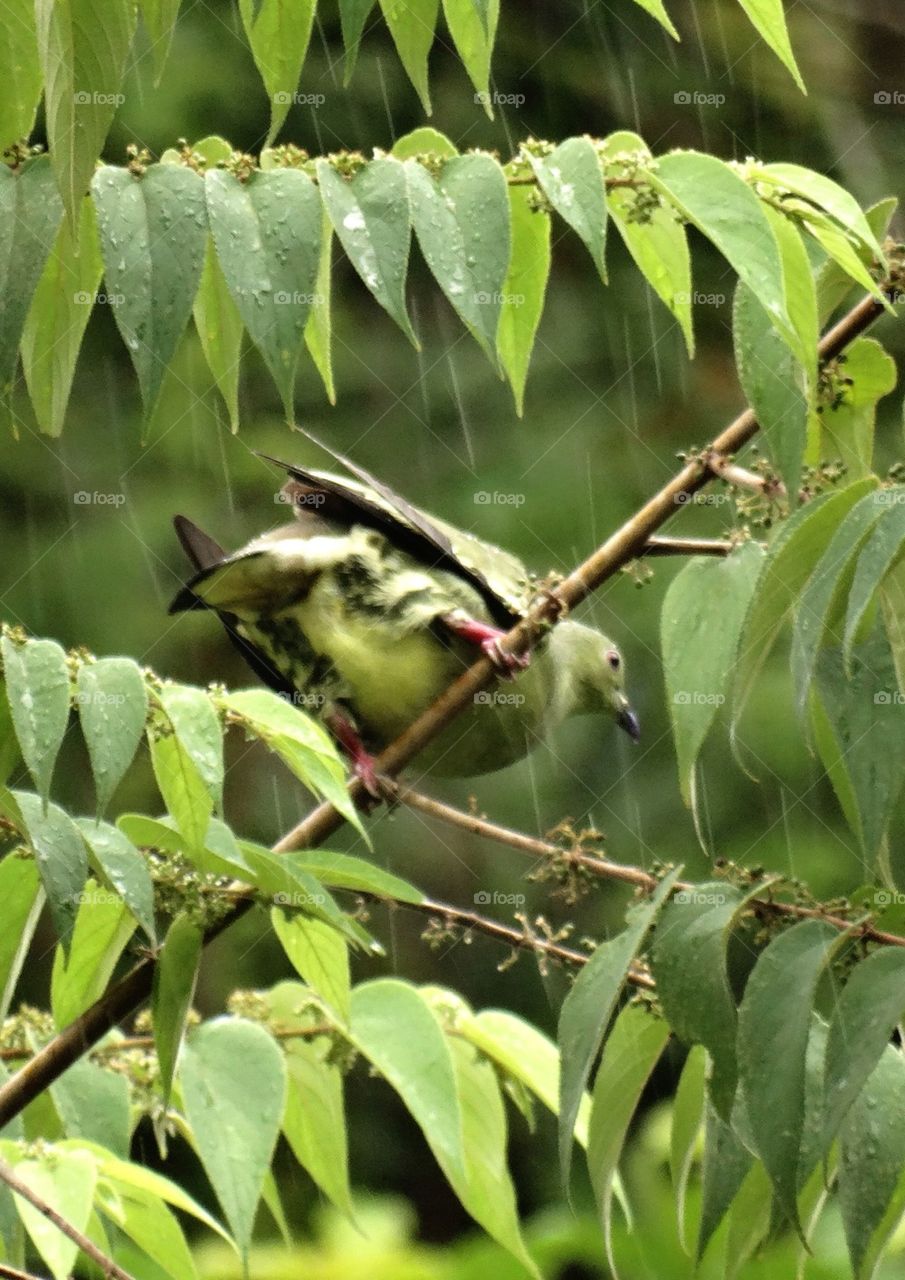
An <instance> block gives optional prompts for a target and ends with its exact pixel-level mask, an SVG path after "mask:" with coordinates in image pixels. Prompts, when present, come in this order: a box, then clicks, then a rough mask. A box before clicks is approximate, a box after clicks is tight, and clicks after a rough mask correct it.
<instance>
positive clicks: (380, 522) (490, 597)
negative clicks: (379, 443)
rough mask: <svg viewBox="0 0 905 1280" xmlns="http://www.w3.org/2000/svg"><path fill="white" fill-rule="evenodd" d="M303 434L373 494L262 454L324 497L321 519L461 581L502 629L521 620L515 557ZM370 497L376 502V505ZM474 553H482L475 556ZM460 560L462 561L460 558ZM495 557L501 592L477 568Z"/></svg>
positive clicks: (518, 568)
mask: <svg viewBox="0 0 905 1280" xmlns="http://www.w3.org/2000/svg"><path fill="white" fill-rule="evenodd" d="M303 434H304V435H306V436H308V438H309V439H310V440H312V441H313V442H314V443H315V444H316V445H318V447H319V448H321V449H323V450H324V451H325V452H326V453H329V454H330V456H331V457H333V458H335V459H336V461H337V462H339V463H340V464H341V465H342V466H344V467H346V468H347V469H348V470H349V471H351V473H352V474H353V475H354V476H355V477H356V479H357V480H358V481H359V482H360V484H361V485H363V486H364V487H365V489H370V490H372V494H373V496H372V495H369V494H368V493H367V492H363V491H362V489H361V488H359V486H358V485H354V486H353V485H352V484H349V483H344V482H343V480H342V479H341V478H340V477H339V476H333V475H328V474H326V473H324V472H319V471H306V470H304V469H303V468H302V467H299V466H296V465H295V464H294V463H291V462H283V461H282V460H281V459H279V458H274V457H271V456H270V455H269V454H266V453H261V454H259V455H258V456H259V457H261V458H264V459H266V460H267V461H268V462H273V463H275V464H276V465H277V466H278V467H282V468H283V470H284V471H286V472H287V473H288V474H289V475H290V476H292V478H293V479H294V480H296V481H298V482H300V483H301V484H302V485H303V486H304V487H305V488H306V489H308V490H313V491H315V492H318V493H321V494H323V495H324V499H325V501H324V503H323V509H322V511H321V512H320V514H321V515H322V516H323V517H325V518H326V519H328V520H336V521H339V522H341V523H343V524H347V525H351V524H362V525H366V526H367V527H369V528H372V529H376V530H378V531H379V532H380V533H383V534H385V535H386V536H387V537H388V538H389V540H390V542H392V543H393V545H394V546H396V547H398V548H399V549H400V550H402V551H405V552H407V553H408V554H409V555H411V556H414V557H415V559H417V560H421V561H422V562H425V563H427V564H429V565H431V566H432V567H436V568H438V569H445V570H447V571H448V572H450V573H454V574H456V575H457V576H458V577H460V578H464V579H465V580H466V581H467V582H469V583H471V585H472V586H473V587H475V588H476V590H477V591H478V592H479V593H480V594H481V596H482V597H483V599H484V601H485V603H486V604H487V607H488V609H489V610H490V612H491V614H492V615H493V617H494V619H495V620H496V621H497V622H499V623H500V624H501V625H504V626H506V627H507V628H508V627H510V626H511V625H512V623H513V622H514V621H515V620H517V619H518V618H519V617H521V616H523V614H524V612H525V609H526V607H527V603H528V597H527V593H526V591H525V589H524V588H526V586H527V583H526V582H525V581H524V579H526V578H527V575H526V574H525V571H524V568H523V566H521V565H520V564H519V562H518V561H516V559H515V557H510V556H509V555H508V554H507V553H506V552H503V551H501V550H500V549H499V548H497V547H491V546H490V545H489V544H488V543H483V542H481V541H480V540H479V539H477V538H473V537H472V536H471V535H470V534H466V533H464V532H462V531H460V530H457V529H454V528H453V526H451V525H446V524H445V522H443V523H441V522H435V521H434V520H432V519H431V517H430V516H428V515H426V514H425V512H423V511H420V510H419V509H418V508H417V507H414V506H412V504H411V503H410V502H407V501H406V500H405V498H402V497H400V496H399V494H398V493H394V492H393V490H392V489H390V488H389V487H388V486H387V485H385V484H383V482H382V481H380V480H378V479H377V478H376V476H372V475H371V473H370V472H369V471H366V470H365V469H364V467H360V466H359V465H358V463H356V462H353V461H352V460H351V458H346V457H345V456H344V455H343V454H341V453H337V452H336V451H335V450H333V449H330V448H328V447H327V445H325V444H323V443H322V442H321V441H320V440H318V439H316V437H314V436H312V435H311V434H310V432H307V431H306V432H303ZM375 498H377V499H379V500H380V501H375V500H374V499H375ZM457 544H458V545H457ZM475 551H478V552H482V553H483V554H482V555H475V554H473V553H474V552H475ZM463 555H464V556H466V557H467V558H466V559H463ZM494 556H495V557H498V558H502V559H505V561H506V568H507V575H506V577H505V589H502V590H501V584H500V582H495V581H494V580H493V576H494V575H492V574H491V575H488V574H487V573H486V572H484V570H483V568H482V567H480V565H479V563H478V562H479V561H480V560H481V559H483V560H485V561H487V560H488V559H490V558H492V557H494ZM518 573H520V574H521V576H522V578H523V582H522V587H523V589H522V590H519V589H518V588H517V587H516V586H515V580H516V576H517V574H518ZM501 580H502V575H501ZM523 597H524V598H523Z"/></svg>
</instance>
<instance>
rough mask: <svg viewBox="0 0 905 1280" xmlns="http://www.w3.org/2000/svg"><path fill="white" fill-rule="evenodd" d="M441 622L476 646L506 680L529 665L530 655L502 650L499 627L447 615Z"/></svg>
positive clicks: (501, 636)
mask: <svg viewBox="0 0 905 1280" xmlns="http://www.w3.org/2000/svg"><path fill="white" fill-rule="evenodd" d="M443 622H444V623H445V625H446V626H447V627H448V628H449V630H450V631H452V632H453V634H454V635H457V636H461V637H462V639H463V640H467V641H469V643H470V644H475V645H477V646H478V648H479V649H480V650H481V652H482V653H483V654H484V656H485V657H487V658H489V659H490V661H491V662H492V663H493V665H494V667H495V668H496V671H497V674H498V675H500V676H502V677H503V678H504V679H506V680H511V679H513V678H514V677H515V675H516V674H517V673H518V672H519V671H524V670H525V668H526V667H527V666H529V665H530V663H531V654H530V653H512V652H511V651H510V650H509V649H504V648H503V646H502V644H501V643H500V641H501V640H502V639H503V638H504V637H505V635H506V632H505V631H501V630H500V629H499V627H491V626H490V625H489V624H488V623H486V622H478V621H477V619H476V618H465V617H459V616H458V615H457V614H447V615H446V617H445V618H444V619H443Z"/></svg>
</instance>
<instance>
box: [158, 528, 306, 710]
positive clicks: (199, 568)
mask: <svg viewBox="0 0 905 1280" xmlns="http://www.w3.org/2000/svg"><path fill="white" fill-rule="evenodd" d="M173 525H174V527H175V529H176V536H177V537H178V538H179V541H180V543H181V544H182V549H183V551H184V552H185V554H186V556H187V557H188V559H189V560H190V561H191V563H192V566H193V568H194V569H195V571H196V573H202V572H203V571H205V570H209V569H213V568H214V566H216V565H218V564H221V563H222V562H223V561H224V560H225V559H226V558H227V555H226V552H225V551H224V550H223V548H222V547H221V546H220V544H219V543H218V542H216V541H215V540H214V539H213V538H212V537H211V536H210V535H209V534H207V533H205V532H204V530H203V529H199V528H198V526H197V525H196V524H194V523H193V522H192V521H191V520H189V519H188V518H187V517H186V516H174V518H173ZM188 592H189V588H188V587H184V588H183V590H182V591H181V592H180V593H179V595H178V596H177V597H176V600H174V601H173V604H172V605H171V606H170V612H171V613H175V612H178V610H177V609H176V607H175V606H176V603H177V601H179V600H180V599H181V598H182V597H183V596H184V595H185V594H186V593H188ZM193 600H194V597H193ZM182 607H183V608H192V607H194V603H188V604H185V605H183V606H182ZM217 614H218V617H219V618H220V621H221V622H222V623H223V626H224V629H225V631H226V634H227V635H228V636H229V638H230V640H231V641H232V643H233V645H234V646H235V648H236V649H237V650H238V652H239V653H240V654H241V655H242V657H243V658H244V659H245V661H246V662H247V663H248V665H249V666H250V667H251V669H252V671H253V672H254V673H255V675H256V676H257V677H258V679H259V680H260V681H261V682H262V683H263V684H266V685H267V686H268V687H269V688H271V689H274V690H275V691H276V692H277V693H282V694H286V695H287V696H292V694H293V693H294V692H295V689H294V686H293V685H292V684H291V683H290V681H288V680H287V679H286V677H285V676H283V675H281V673H280V672H279V671H278V670H277V668H276V667H275V666H274V665H273V663H272V662H271V661H270V659H269V658H268V656H267V655H266V653H264V651H263V650H262V649H260V648H258V646H257V645H254V644H252V643H251V642H250V641H249V640H247V639H246V638H245V636H243V635H242V634H241V632H240V631H239V629H238V627H239V620H238V619H237V618H236V616H235V614H232V613H227V612H225V611H223V610H218V611H217Z"/></svg>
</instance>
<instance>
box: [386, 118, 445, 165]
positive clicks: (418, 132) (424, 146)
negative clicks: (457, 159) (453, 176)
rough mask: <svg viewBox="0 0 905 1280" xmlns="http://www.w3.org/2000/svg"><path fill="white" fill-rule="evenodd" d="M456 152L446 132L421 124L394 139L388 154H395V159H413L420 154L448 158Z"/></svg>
mask: <svg viewBox="0 0 905 1280" xmlns="http://www.w3.org/2000/svg"><path fill="white" fill-rule="evenodd" d="M458 154H459V152H458V151H457V149H456V147H455V144H454V143H452V142H451V141H450V140H449V138H447V136H446V134H445V133H440V132H439V130H437V129H432V128H431V127H430V125H423V126H422V127H421V128H420V129H412V131H411V133H404V134H403V135H402V137H401V138H397V139H396V141H395V142H394V143H393V147H392V150H391V151H390V155H391V156H395V157H396V159H397V160H413V159H414V158H415V157H416V156H421V155H429V156H432V157H437V156H439V157H443V158H445V159H450V158H451V157H452V156H457V155H458Z"/></svg>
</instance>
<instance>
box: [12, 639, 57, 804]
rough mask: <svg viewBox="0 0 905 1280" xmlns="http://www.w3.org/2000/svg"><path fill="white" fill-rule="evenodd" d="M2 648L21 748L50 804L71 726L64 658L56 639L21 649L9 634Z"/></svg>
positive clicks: (43, 798) (31, 641) (44, 796)
mask: <svg viewBox="0 0 905 1280" xmlns="http://www.w3.org/2000/svg"><path fill="white" fill-rule="evenodd" d="M0 646H2V648H0V651H2V655H3V671H4V675H5V676H6V693H7V697H8V698H9V706H10V712H11V713H12V719H13V726H14V728H15V730H16V737H17V738H18V739H19V749H20V750H21V752H22V759H23V760H24V761H25V764H26V766H27V768H28V772H29V773H30V774H31V776H32V778H33V779H34V784H35V787H36V788H37V790H38V792H39V793H40V795H41V799H42V800H43V801H44V802H45V804H46V802H47V797H48V794H49V793H50V782H51V779H52V777H53V768H54V765H55V764H56V759H57V755H58V753H59V750H60V744H61V743H62V741H63V736H64V734H65V733H66V726H67V724H68V722H69V668H68V666H67V664H66V654H65V653H64V651H63V650H62V649H61V648H60V646H59V645H58V644H57V643H56V641H54V640H27V641H26V642H25V644H23V645H18V644H16V643H15V642H14V641H13V640H11V639H10V637H9V636H8V635H5V634H4V636H3V638H2V642H0Z"/></svg>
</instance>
